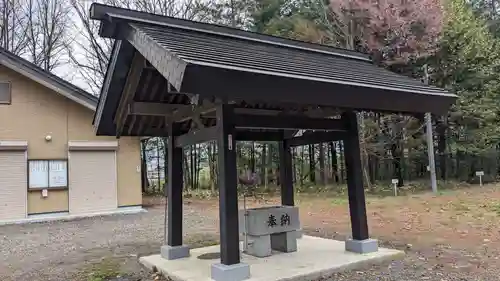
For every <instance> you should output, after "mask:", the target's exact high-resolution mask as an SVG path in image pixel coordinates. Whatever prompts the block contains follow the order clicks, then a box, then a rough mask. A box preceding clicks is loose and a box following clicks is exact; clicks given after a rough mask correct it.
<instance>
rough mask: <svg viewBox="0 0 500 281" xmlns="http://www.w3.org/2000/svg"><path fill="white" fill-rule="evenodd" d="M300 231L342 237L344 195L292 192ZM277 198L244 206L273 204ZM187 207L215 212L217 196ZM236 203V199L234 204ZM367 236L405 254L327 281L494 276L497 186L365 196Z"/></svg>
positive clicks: (499, 258) (498, 269)
mask: <svg viewBox="0 0 500 281" xmlns="http://www.w3.org/2000/svg"><path fill="white" fill-rule="evenodd" d="M296 201H297V204H298V206H299V208H300V219H301V223H302V225H303V228H304V231H305V233H306V234H309V235H315V236H322V237H326V238H332V239H338V240H343V239H345V238H346V237H347V236H349V235H350V221H349V209H348V201H347V198H342V197H340V198H339V197H329V196H325V195H324V194H322V195H319V196H310V195H309V196H307V195H302V196H297V200H296ZM278 203H279V200H278V199H277V198H271V199H268V200H265V201H264V200H257V201H254V202H250V204H249V205H250V206H259V205H273V204H278ZM192 206H197V208H201V209H204V210H206V211H207V212H208V210H210V211H211V212H212V213H213V215H216V214H217V201H216V200H211V201H207V200H204V201H195V202H193V203H192ZM240 206H241V203H240ZM367 215H368V225H369V229H370V235H371V237H373V238H376V239H379V241H380V244H381V246H383V247H390V248H397V249H400V250H404V251H405V252H406V256H405V258H404V259H403V260H401V261H394V262H392V263H387V264H383V265H379V266H373V267H370V268H364V269H362V270H355V271H350V272H347V273H343V274H337V275H335V276H333V277H332V278H331V280H363V281H369V280H373V281H375V280H377V281H378V280H398V281H401V280H436V281H447V280H467V281H472V280H481V281H486V280H487V281H490V280H500V274H499V273H500V185H488V186H485V187H483V188H479V187H474V188H467V189H462V190H455V191H448V192H447V191H445V192H440V193H439V195H434V194H432V193H426V194H419V195H410V196H400V197H385V198H373V197H368V198H367Z"/></svg>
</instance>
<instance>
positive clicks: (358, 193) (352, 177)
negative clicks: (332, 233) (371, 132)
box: [342, 112, 369, 240]
mask: <svg viewBox="0 0 500 281" xmlns="http://www.w3.org/2000/svg"><path fill="white" fill-rule="evenodd" d="M342 119H343V120H344V121H345V126H346V130H347V134H346V137H345V138H344V153H345V165H346V174H347V189H348V194H349V212H350V215H351V227H352V237H353V239H354V240H365V239H368V238H369V235H368V222H367V219H366V204H365V191H364V186H363V170H362V165H361V149H360V144H359V132H358V121H357V117H356V113H355V112H345V113H343V114H342Z"/></svg>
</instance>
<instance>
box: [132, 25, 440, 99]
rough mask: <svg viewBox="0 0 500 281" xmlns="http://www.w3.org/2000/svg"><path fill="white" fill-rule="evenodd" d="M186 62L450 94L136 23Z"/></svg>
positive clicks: (325, 60) (317, 55) (319, 59)
mask: <svg viewBox="0 0 500 281" xmlns="http://www.w3.org/2000/svg"><path fill="white" fill-rule="evenodd" d="M131 25H132V27H133V28H135V29H137V31H138V32H142V33H144V34H145V35H146V36H149V37H150V38H153V40H155V41H156V42H157V43H159V44H160V45H161V46H162V47H164V48H165V49H167V50H169V51H171V52H172V53H173V54H175V55H176V56H178V57H179V58H181V59H182V60H184V61H185V62H187V63H191V64H199V65H208V66H214V67H220V68H228V69H236V70H242V71H249V72H256V73H264V74H270V75H277V76H285V77H291V78H299V79H307V80H317V81H322V82H330V83H338V84H348V85H356V86H364V87H372V88H381V89H390V90H399V91H408V92H417V93H429V94H438V95H441V94H444V95H449V93H448V92H447V91H445V90H442V89H440V88H437V87H434V86H428V85H425V84H424V83H422V82H421V81H419V80H416V79H412V78H409V77H406V76H402V75H399V74H396V73H394V72H391V71H389V70H386V69H385V68H382V67H378V66H376V65H374V64H372V63H371V62H369V61H366V60H364V59H357V58H352V57H345V56H342V55H331V54H327V53H323V52H315V51H311V50H306V49H298V48H293V47H289V48H283V47H280V46H277V45H273V44H269V43H264V42H255V41H249V40H244V39H239V38H231V37H229V38H228V37H224V36H221V35H213V34H206V33H203V32H190V33H186V32H185V31H183V30H182V29H175V28H171V27H168V26H158V25H145V24H138V23H134V24H131Z"/></svg>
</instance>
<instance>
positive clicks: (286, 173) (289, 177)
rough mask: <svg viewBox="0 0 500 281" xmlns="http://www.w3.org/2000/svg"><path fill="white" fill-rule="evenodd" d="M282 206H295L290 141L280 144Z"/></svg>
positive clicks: (283, 141)
mask: <svg viewBox="0 0 500 281" xmlns="http://www.w3.org/2000/svg"><path fill="white" fill-rule="evenodd" d="M279 157H280V185H281V205H283V206H294V205H295V202H294V198H293V195H294V194H293V174H292V173H293V167H292V152H291V148H290V143H289V141H288V140H282V141H280V142H279Z"/></svg>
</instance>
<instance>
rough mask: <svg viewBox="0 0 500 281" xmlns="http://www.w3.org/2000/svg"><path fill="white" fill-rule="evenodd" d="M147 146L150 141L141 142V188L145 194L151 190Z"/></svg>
mask: <svg viewBox="0 0 500 281" xmlns="http://www.w3.org/2000/svg"><path fill="white" fill-rule="evenodd" d="M147 146H148V139H143V140H141V188H142V192H143V193H146V191H147V190H148V189H149V181H148V165H147V155H146V148H147Z"/></svg>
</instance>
